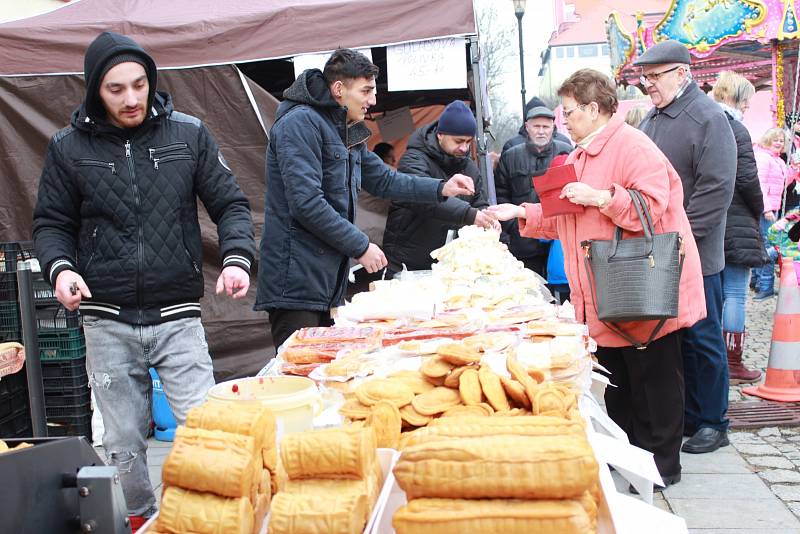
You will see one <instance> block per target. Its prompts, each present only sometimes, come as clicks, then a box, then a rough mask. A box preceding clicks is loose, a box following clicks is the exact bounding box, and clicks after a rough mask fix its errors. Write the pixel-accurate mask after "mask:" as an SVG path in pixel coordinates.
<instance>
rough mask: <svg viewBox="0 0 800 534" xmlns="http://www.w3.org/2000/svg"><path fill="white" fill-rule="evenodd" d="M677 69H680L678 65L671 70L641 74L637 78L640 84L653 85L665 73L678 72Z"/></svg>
mask: <svg viewBox="0 0 800 534" xmlns="http://www.w3.org/2000/svg"><path fill="white" fill-rule="evenodd" d="M679 68H681V66H680V65H675V66H674V67H672V68H671V69H667V70H663V71H661V72H651V73H650V74H642V75H641V76H639V81H640V82H642V83H645V82H647V83H650V84H654V83H656V82H657V81H658V80H659V79H661V77H662V76H663V75H665V74H666V73H668V72H672V71H673V70H678V69H679Z"/></svg>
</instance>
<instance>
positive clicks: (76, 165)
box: [33, 33, 255, 324]
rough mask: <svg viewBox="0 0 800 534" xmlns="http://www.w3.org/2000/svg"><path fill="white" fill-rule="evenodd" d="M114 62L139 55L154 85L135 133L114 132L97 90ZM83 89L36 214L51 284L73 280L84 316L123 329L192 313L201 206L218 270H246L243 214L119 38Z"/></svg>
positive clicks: (220, 163) (198, 288)
mask: <svg viewBox="0 0 800 534" xmlns="http://www.w3.org/2000/svg"><path fill="white" fill-rule="evenodd" d="M120 53H125V54H135V55H138V56H141V57H142V58H143V60H144V62H145V64H146V65H147V66H148V67H147V68H146V71H147V75H148V82H149V85H150V95H149V99H150V100H151V101H150V102H149V105H148V111H147V116H146V118H145V120H144V122H143V123H142V125H140V126H139V127H138V128H135V129H122V128H118V127H116V126H114V125H113V124H111V123H110V122H109V121H108V120H107V118H106V114H105V110H104V109H103V106H102V102H101V101H100V98H99V94H98V92H97V88H98V87H99V84H100V79H99V78H100V75H99V74H98V73H100V72H102V70H103V67H104V66H105V64H106V63H107V62H108V61H109V59H110V58H112V57H113V56H116V55H118V54H120ZM86 80H87V86H88V87H89V88H91V91H87V93H86V97H85V100H84V102H83V103H82V104H81V106H80V107H79V108H78V109H76V110H75V111H74V112H73V114H72V120H71V126H69V127H67V128H65V129H63V130H61V131H59V132H58V133H56V134H55V135H54V136H53V138H52V139H51V140H50V144H49V146H48V149H47V155H46V158H45V163H44V168H43V170H42V175H41V178H40V182H39V194H38V199H37V203H36V208H35V210H34V218H33V238H34V243H35V247H36V254H37V256H38V258H39V261H40V263H41V265H42V269H43V272H44V273H46V277H47V278H48V279H49V280H50V282H51V284H55V280H56V277H57V276H58V274H59V273H60V272H61V271H64V270H72V271H76V272H78V273H79V274H80V275H81V276H82V277H83V278H84V280H85V281H86V284H87V286H88V287H89V290H90V291H91V293H92V298H91V299H86V298H84V299H83V300H82V302H81V312H82V313H83V314H84V315H95V316H100V317H106V318H112V319H116V320H119V321H122V322H126V323H131V324H156V323H161V322H166V321H169V320H173V319H180V318H183V317H193V316H199V315H200V304H199V299H200V297H202V296H203V274H202V268H201V267H202V265H203V255H202V243H201V238H200V224H199V221H198V218H197V198H198V197H199V198H200V200H201V201H202V202H203V205H204V206H205V208H206V210H207V211H208V213H209V215H210V216H211V219H212V220H213V221H214V222H215V223H216V225H217V233H218V235H219V246H220V255H221V258H222V263H223V266H229V265H236V266H238V267H241V268H243V269H245V270H246V271H248V272H249V269H250V265H251V262H252V260H253V258H254V256H255V241H254V239H253V233H254V231H253V223H252V220H251V217H250V206H249V203H248V201H247V199H246V198H245V196H244V194H243V193H242V191H241V190H240V189H239V186H238V185H237V183H236V179H235V177H234V176H233V174H232V173H231V171H230V169H229V168H228V166H227V164H226V163H225V160H224V158H223V157H222V154H221V153H220V151H219V147H218V146H217V144H216V142H215V141H214V139H213V137H212V136H211V134H210V133H209V131H208V130H207V129H206V127H205V126H204V125H203V123H202V122H201V121H200V120H199V119H197V118H195V117H192V116H189V115H185V114H183V113H178V112H176V111H174V110H173V107H172V101H171V99H170V97H169V95H167V94H166V93H162V92H156V91H155V90H154V88H155V85H156V71H155V64H154V63H153V60H152V59H150V57H149V56H148V55H147V54H146V53H145V51H144V50H143V49H142V48H141V47H139V46H138V45H137V44H136V43H135V42H133V41H132V40H130V39H128V38H127V37H124V36H121V35H116V34H112V33H104V34H102V35H101V36H100V37H98V38H97V39H96V40H95V41H94V42H93V43H92V45H91V46H90V47H89V50H88V51H87V54H86Z"/></svg>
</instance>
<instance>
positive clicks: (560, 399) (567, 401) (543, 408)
mask: <svg viewBox="0 0 800 534" xmlns="http://www.w3.org/2000/svg"><path fill="white" fill-rule="evenodd" d="M574 402H575V394H574V393H572V392H571V391H569V390H568V389H566V388H564V387H561V386H557V385H554V384H548V385H546V386H541V387H539V388H537V390H536V392H535V393H534V396H533V398H532V399H531V405H532V411H533V413H534V415H546V414H549V415H559V416H560V417H566V416H567V412H568V411H569V409H570V408H571V407H572V405H573V403H574Z"/></svg>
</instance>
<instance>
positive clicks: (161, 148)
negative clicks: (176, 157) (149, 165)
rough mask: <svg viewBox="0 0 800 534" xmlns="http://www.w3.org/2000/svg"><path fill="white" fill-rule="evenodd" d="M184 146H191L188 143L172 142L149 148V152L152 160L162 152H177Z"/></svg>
mask: <svg viewBox="0 0 800 534" xmlns="http://www.w3.org/2000/svg"><path fill="white" fill-rule="evenodd" d="M184 148H189V145H187V144H186V143H171V144H169V145H164V146H158V147H155V148H148V149H147V152H148V153H149V154H150V161H153V160H155V158H156V157H157V156H160V155H162V154H168V153H170V152H175V151H176V150H181V149H184Z"/></svg>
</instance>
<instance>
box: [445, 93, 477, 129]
mask: <svg viewBox="0 0 800 534" xmlns="http://www.w3.org/2000/svg"><path fill="white" fill-rule="evenodd" d="M477 129H478V123H477V122H476V121H475V117H474V116H473V115H472V111H471V110H470V109H469V108H468V107H467V105H466V104H464V102H462V101H461V100H454V101H453V102H450V103H449V104H447V107H446V108H444V111H443V112H442V116H441V117H439V126H438V128H437V130H436V131H437V133H440V134H444V135H459V136H462V135H463V136H465V137H466V136H468V137H474V136H475V132H476V131H477Z"/></svg>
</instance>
